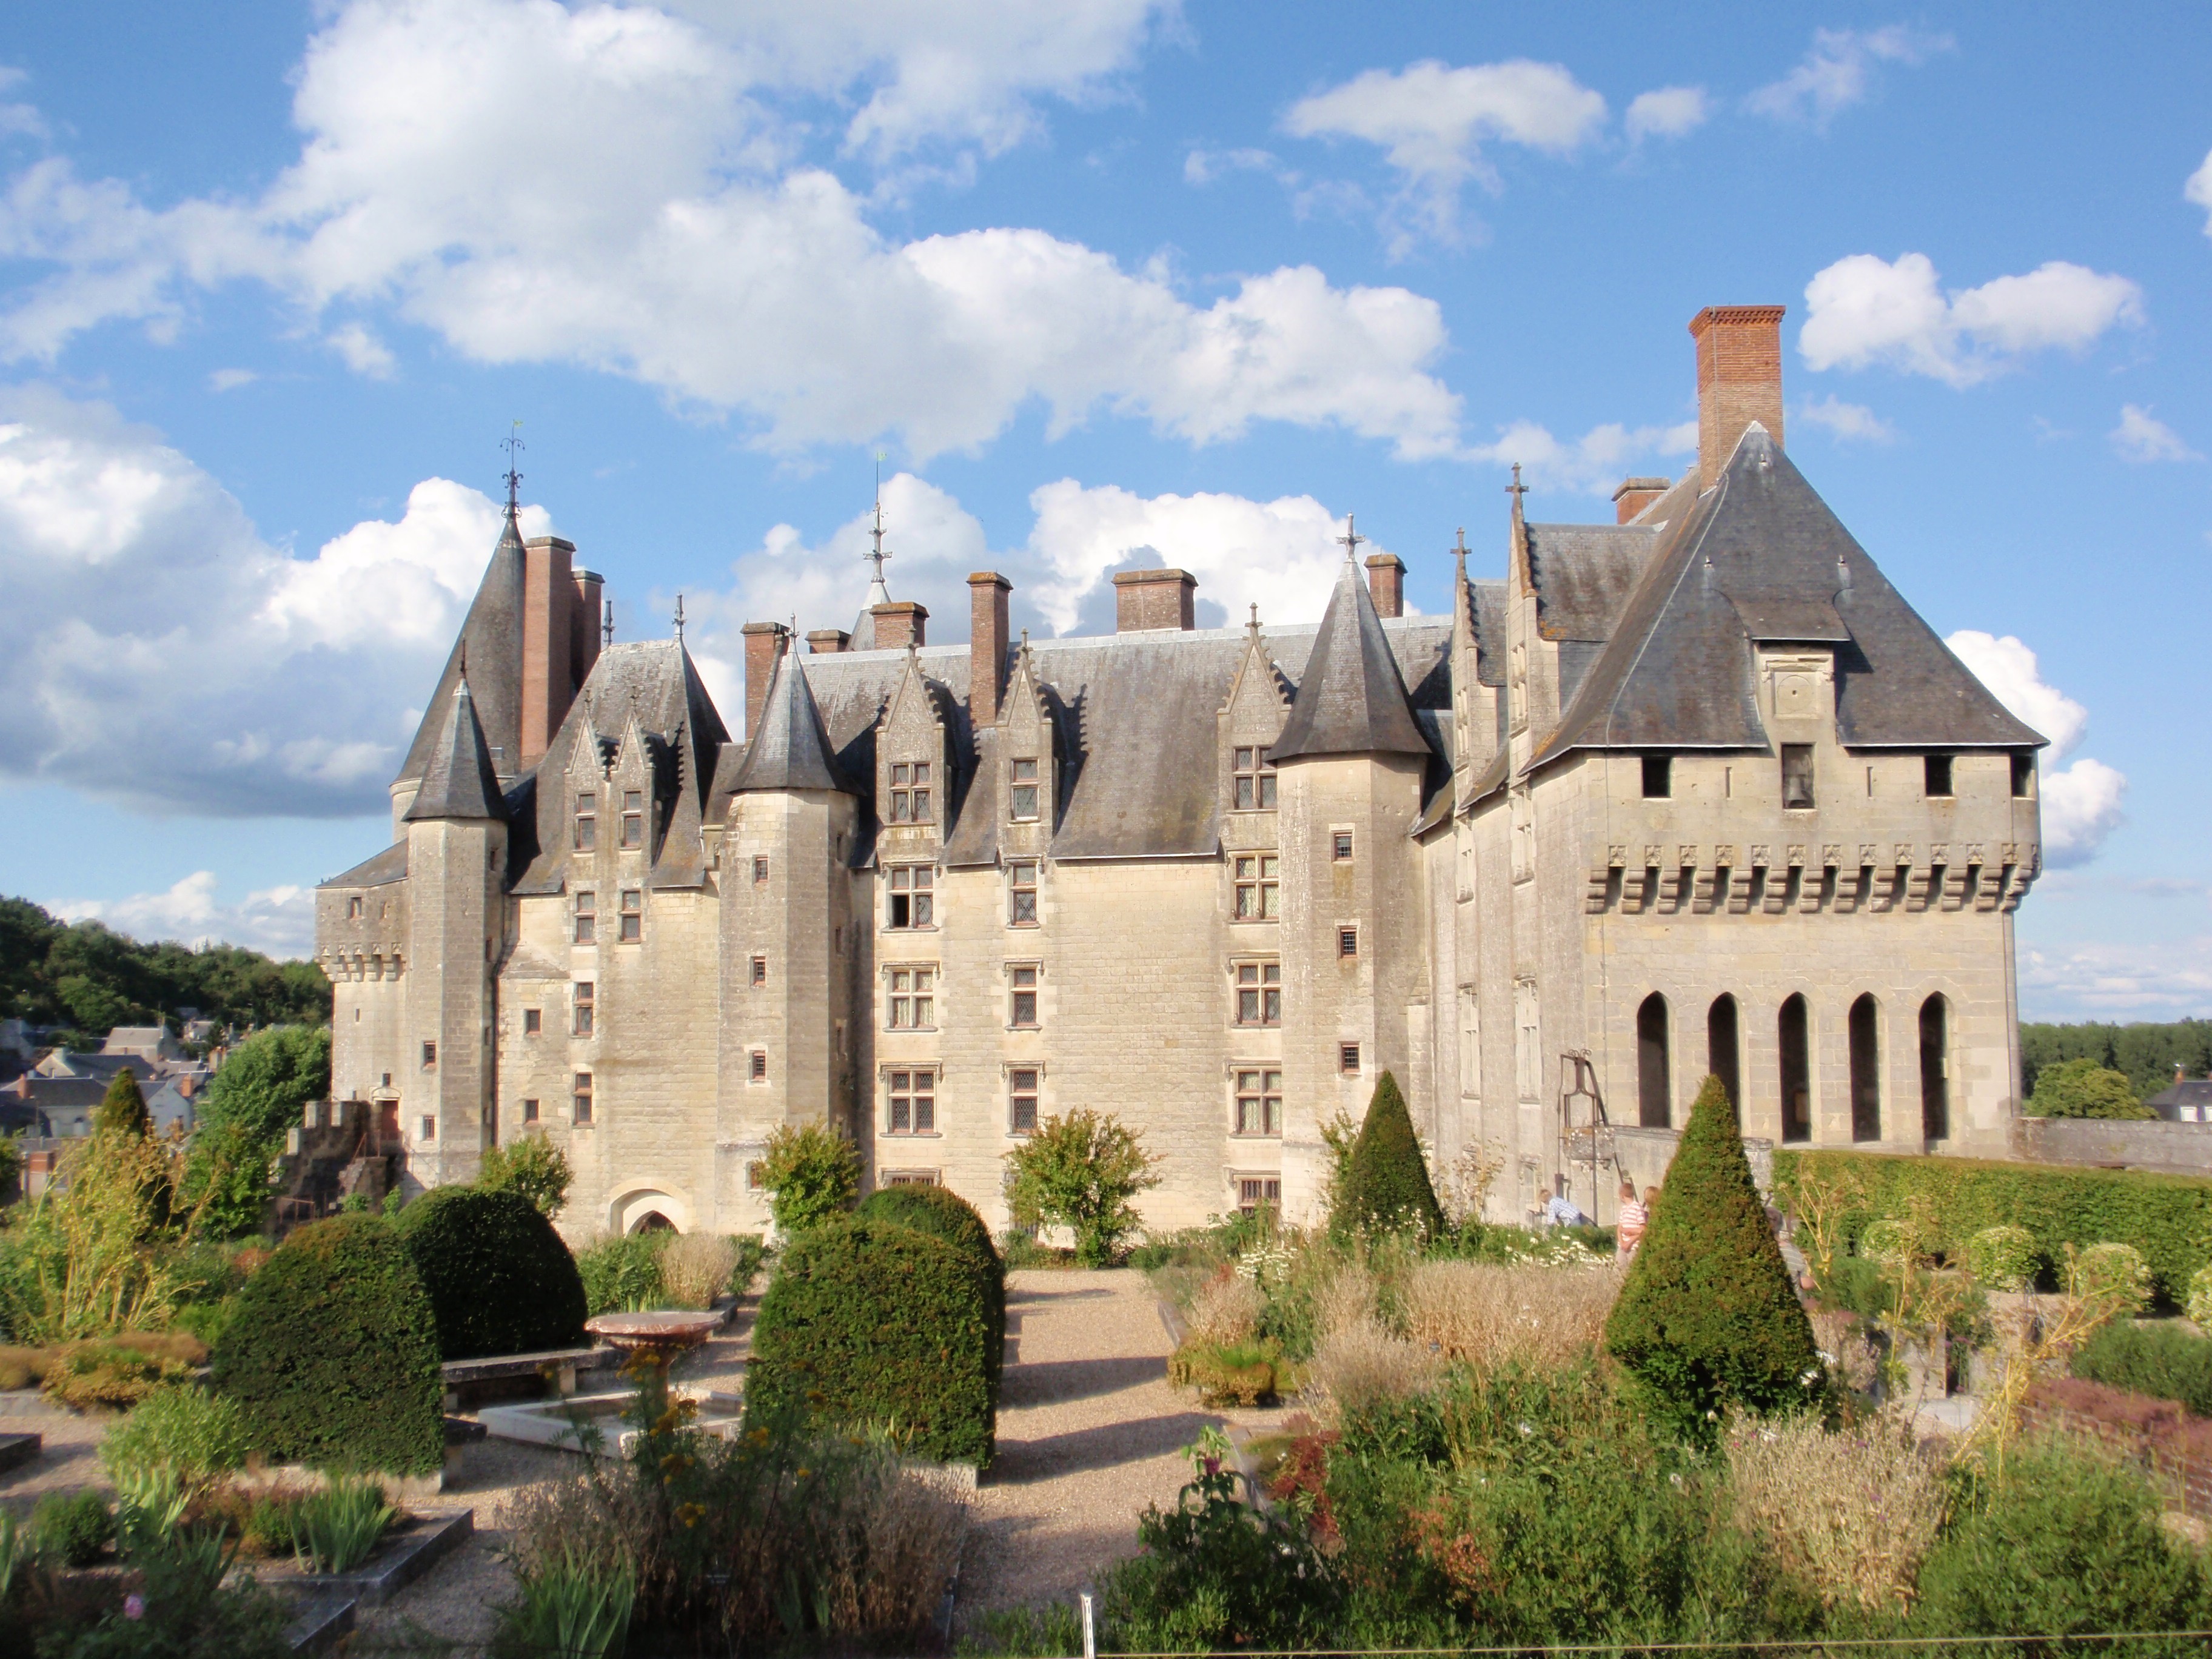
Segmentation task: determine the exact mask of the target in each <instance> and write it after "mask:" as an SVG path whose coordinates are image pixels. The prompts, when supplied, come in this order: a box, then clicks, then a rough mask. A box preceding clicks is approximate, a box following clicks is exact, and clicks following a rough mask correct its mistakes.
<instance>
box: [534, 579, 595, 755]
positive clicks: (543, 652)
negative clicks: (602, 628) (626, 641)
mask: <svg viewBox="0 0 2212 1659" xmlns="http://www.w3.org/2000/svg"><path fill="white" fill-rule="evenodd" d="M575 556H576V544H574V542H567V541H563V540H562V539H561V538H560V537H558V536H533V537H532V538H531V539H530V540H528V541H526V542H525V543H524V544H522V709H521V714H522V755H521V757H520V758H521V763H522V769H523V770H524V771H527V770H529V769H530V768H532V767H533V766H535V765H537V764H538V761H539V760H540V759H542V758H543V757H544V753H545V745H546V744H550V742H552V741H553V734H554V733H555V732H557V731H559V730H560V729H561V721H562V718H563V717H564V716H565V715H566V714H568V704H569V702H571V701H572V700H573V699H574V697H575V695H576V688H577V687H578V686H580V685H581V684H583V677H582V675H580V674H579V673H578V672H577V671H576V670H577V663H576V660H575V659H576V652H575V623H574V611H575V610H576V607H577V606H578V605H579V604H580V602H581V594H580V591H579V584H578V582H577V580H576V574H575V571H574V568H572V563H571V562H572V561H573V560H574V558H575ZM586 574H588V573H586ZM595 580H596V579H595ZM593 637H594V638H597V635H596V634H595V635H593Z"/></svg>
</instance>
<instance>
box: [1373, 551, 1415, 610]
mask: <svg viewBox="0 0 2212 1659" xmlns="http://www.w3.org/2000/svg"><path fill="white" fill-rule="evenodd" d="M1367 597H1368V598H1369V599H1372V600H1374V601H1375V614H1376V616H1378V617H1402V616H1404V615H1405V614H1406V562H1405V561H1404V560H1403V559H1401V558H1400V557H1399V556H1397V555H1396V554H1395V553H1370V554H1369V555H1368V556H1367Z"/></svg>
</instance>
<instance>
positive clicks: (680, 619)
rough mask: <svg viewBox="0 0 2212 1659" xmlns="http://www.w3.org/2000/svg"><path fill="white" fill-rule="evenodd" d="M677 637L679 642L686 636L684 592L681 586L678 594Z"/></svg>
mask: <svg viewBox="0 0 2212 1659" xmlns="http://www.w3.org/2000/svg"><path fill="white" fill-rule="evenodd" d="M676 637H677V640H678V641H679V642H680V641H682V640H683V638H684V593H683V590H681V589H680V588H679V589H678V591H677V594H676Z"/></svg>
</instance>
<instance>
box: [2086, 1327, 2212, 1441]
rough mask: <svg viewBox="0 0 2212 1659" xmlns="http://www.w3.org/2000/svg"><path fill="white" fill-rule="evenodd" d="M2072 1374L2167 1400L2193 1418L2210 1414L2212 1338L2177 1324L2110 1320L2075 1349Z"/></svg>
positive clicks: (2211, 1404)
mask: <svg viewBox="0 0 2212 1659" xmlns="http://www.w3.org/2000/svg"><path fill="white" fill-rule="evenodd" d="M2072 1366H2073V1371H2074V1375H2075V1376H2084V1377H2087V1378H2088V1380H2089V1381H2090V1382H2092V1383H2105V1384H2106V1386H2108V1387H2111V1388H2115V1389H2130V1390H2131V1391H2133V1392H2134V1393H2136V1394H2147V1395H2150V1396H2151V1397H2152V1398H2154V1399H2156V1400H2171V1401H2175V1402H2176V1403H2177V1404H2179V1405H2180V1406H2181V1407H2183V1408H2184V1409H2185V1410H2186V1411H2187V1412H2188V1413H2190V1414H2191V1416H2193V1417H2212V1338H2208V1337H2202V1336H2195V1335H2192V1334H2190V1333H2189V1332H2188V1331H2185V1330H2184V1329H2182V1328H2181V1327H2180V1326H2179V1324H2175V1323H2172V1322H2166V1321H2160V1322H2156V1323H2154V1324H2148V1325H2139V1324H2137V1323H2136V1322H2134V1321H2133V1320H2115V1321H2114V1322H2112V1323H2111V1324H2109V1325H2107V1326H2106V1327H2105V1328H2103V1329H2102V1330H2100V1331H2099V1332H2098V1333H2097V1334H2095V1335H2094V1336H2092V1337H2091V1338H2090V1339H2089V1340H2087V1342H2085V1343H2083V1344H2082V1345H2081V1348H2080V1349H2079V1350H2078V1351H2076V1352H2075V1355H2074V1358H2073V1361H2072Z"/></svg>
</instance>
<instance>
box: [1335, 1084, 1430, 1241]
mask: <svg viewBox="0 0 2212 1659" xmlns="http://www.w3.org/2000/svg"><path fill="white" fill-rule="evenodd" d="M1329 1221H1330V1225H1332V1226H1333V1227H1334V1228H1335V1229H1336V1231H1339V1232H1351V1233H1358V1234H1362V1235H1365V1234H1373V1233H1394V1232H1403V1231H1407V1229H1409V1228H1410V1229H1413V1230H1414V1231H1418V1232H1419V1234H1420V1235H1421V1237H1424V1238H1435V1237H1439V1236H1440V1235H1441V1234H1443V1232H1444V1231H1445V1227H1444V1212H1443V1208H1442V1207H1441V1206H1439V1205H1438V1204H1437V1192H1436V1188H1434V1187H1433V1186H1431V1184H1430V1182H1429V1167H1428V1164H1426V1163H1425V1161H1424V1160H1423V1158H1422V1157H1421V1143H1420V1141H1419V1139H1418V1138H1417V1137H1416V1136H1415V1135H1414V1133H1413V1118H1412V1117H1411V1116H1410V1115H1408V1114H1407V1110H1406V1097H1404V1096H1403V1095H1401V1094H1400V1093H1399V1092H1398V1079H1396V1078H1395V1077H1393V1076H1391V1074H1390V1073H1388V1072H1385V1073H1383V1075H1382V1077H1381V1079H1378V1080H1377V1081H1376V1085H1375V1095H1374V1098H1373V1099H1371V1100H1370V1101H1369V1102H1368V1103H1367V1116H1366V1119H1365V1121H1363V1122H1362V1123H1361V1124H1360V1126H1359V1138H1358V1139H1357V1140H1355V1141H1353V1142H1352V1154H1351V1156H1350V1158H1347V1159H1346V1163H1345V1167H1344V1174H1343V1177H1342V1179H1341V1181H1340V1183H1339V1185H1338V1187H1337V1189H1336V1193H1335V1206H1334V1209H1333V1210H1332V1212H1331V1213H1330V1217H1329Z"/></svg>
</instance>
